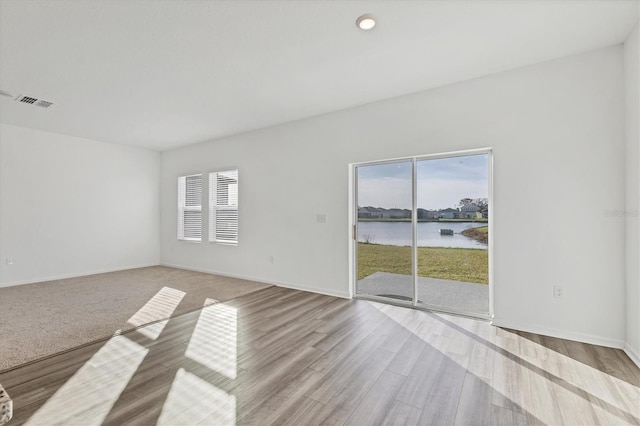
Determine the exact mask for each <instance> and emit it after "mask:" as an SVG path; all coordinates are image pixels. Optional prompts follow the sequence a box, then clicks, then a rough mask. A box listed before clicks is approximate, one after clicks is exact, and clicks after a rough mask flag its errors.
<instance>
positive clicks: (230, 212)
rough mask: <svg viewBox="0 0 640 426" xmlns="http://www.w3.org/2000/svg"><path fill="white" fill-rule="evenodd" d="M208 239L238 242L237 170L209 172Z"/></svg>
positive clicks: (216, 241)
mask: <svg viewBox="0 0 640 426" xmlns="http://www.w3.org/2000/svg"><path fill="white" fill-rule="evenodd" d="M209 241H210V242H212V243H222V244H238V170H226V171H223V172H215V173H209Z"/></svg>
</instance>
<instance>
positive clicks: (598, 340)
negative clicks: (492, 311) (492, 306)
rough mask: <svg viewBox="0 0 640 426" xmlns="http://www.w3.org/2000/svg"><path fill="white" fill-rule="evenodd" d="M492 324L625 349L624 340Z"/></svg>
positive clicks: (494, 322) (568, 331)
mask: <svg viewBox="0 0 640 426" xmlns="http://www.w3.org/2000/svg"><path fill="white" fill-rule="evenodd" d="M491 324H493V325H495V326H497V327H504V328H510V329H512V330H518V331H524V332H527V333H535V334H542V335H543V336H549V337H557V338H560V339H566V340H574V341H576V342H582V343H589V344H591V345H598V346H606V347H609V348H615V349H623V348H624V347H625V343H624V341H622V340H617V339H611V338H608V337H602V336H595V335H592V334H584V333H576V332H574V331H570V330H557V329H551V328H544V327H535V326H534V327H532V326H528V325H522V324H516V323H513V322H509V321H503V320H501V319H498V318H494V319H493V320H492V321H491Z"/></svg>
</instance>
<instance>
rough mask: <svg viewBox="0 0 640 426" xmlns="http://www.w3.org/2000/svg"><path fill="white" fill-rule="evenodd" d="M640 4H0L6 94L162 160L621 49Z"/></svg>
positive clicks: (34, 119) (48, 119)
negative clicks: (163, 155)
mask: <svg viewBox="0 0 640 426" xmlns="http://www.w3.org/2000/svg"><path fill="white" fill-rule="evenodd" d="M638 3H639V2H638V1H637V0H628V1H625V0H622V1H617V0H603V1H597V0H586V1H576V0H571V1H557V0H539V1H525V0H515V1H506V0H502V1H482V0H478V1H397V0H396V1H309V0H307V1H264V0H263V1H257V0H256V1H221V0H218V1H141V0H130V1H118V0H113V1H75V0H71V1H67V0H61V1H45V0H35V1H27V0H0V89H2V90H5V91H8V92H11V93H13V94H15V95H19V94H22V95H29V96H33V97H37V98H42V99H45V100H49V101H53V102H54V103H55V105H54V106H53V107H51V108H48V109H43V108H38V107H35V106H32V105H26V104H20V103H18V102H15V101H13V100H12V99H11V98H7V97H1V96H0V122H2V123H7V124H14V125H18V126H25V127H30V128H36V129H42V130H47V131H52V132H57V133H63V134H68V135H73V136H80V137H85V138H91V139H95V140H101V141H106V142H114V143H118V144H126V145H132V146H138V147H143V148H149V149H154V150H159V151H163V150H167V149H171V148H176V147H179V146H184V145H188V144H192V143H196V142H201V141H204V140H209V139H214V138H219V137H221V136H225V135H230V134H234V133H240V132H244V131H248V130H252V129H257V128H261V127H265V126H270V125H274V124H278V123H283V122H287V121H292V120H297V119H301V118H305V117H310V116H314V115H318V114H323V113H326V112H330V111H335V110H339V109H343V108H348V107H352V106H356V105H361V104H365V103H369V102H373V101H376V100H380V99H385V98H389V97H394V96H398V95H402V94H406V93H411V92H416V91H419V90H423V89H428V88H433V87H437V86H442V85H445V84H449V83H453V82H456V81H461V80H465V79H470V78H475V77H479V76H482V75H486V74H490V73H494V72H498V71H502V70H506V69H510V68H515V67H519V66H523V65H527V64H532V63H536V62H540V61H544V60H548V59H553V58H557V57H561V56H566V55H571V54H575V53H579V52H583V51H588V50H592V49H596V48H600V47H605V46H610V45H614V44H618V43H621V42H623V41H624V40H625V38H626V36H627V35H628V34H629V33H630V32H631V30H632V29H633V26H634V25H635V23H636V22H637V20H638ZM363 13H372V14H374V15H375V16H376V17H377V18H378V25H377V26H376V27H375V29H374V30H372V31H370V32H363V31H361V30H359V29H357V28H356V26H355V24H354V22H355V20H356V18H357V17H358V16H359V15H361V14H363ZM302 142H303V141H301V143H302Z"/></svg>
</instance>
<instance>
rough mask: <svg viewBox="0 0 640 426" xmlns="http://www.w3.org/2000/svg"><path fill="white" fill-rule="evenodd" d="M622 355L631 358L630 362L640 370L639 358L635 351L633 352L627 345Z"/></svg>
mask: <svg viewBox="0 0 640 426" xmlns="http://www.w3.org/2000/svg"><path fill="white" fill-rule="evenodd" d="M624 353H626V354H627V356H628V357H629V358H631V361H633V362H634V364H635V365H637V366H638V368H640V356H639V355H638V353H637V352H636V351H634V350H633V349H632V348H631V346H629V344H626V343H625V345H624Z"/></svg>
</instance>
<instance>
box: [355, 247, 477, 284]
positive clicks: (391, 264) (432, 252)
mask: <svg viewBox="0 0 640 426" xmlns="http://www.w3.org/2000/svg"><path fill="white" fill-rule="evenodd" d="M374 272H392V273H394V274H403V275H411V247H408V246H404V247H400V246H386V245H382V244H365V243H358V279H362V278H364V277H366V276H367V275H371V274H373V273H374ZM418 275H419V276H421V277H431V278H442V279H446V280H455V281H464V282H472V283H481V284H488V283H489V253H488V251H487V250H483V249H464V248H445V247H418Z"/></svg>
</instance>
